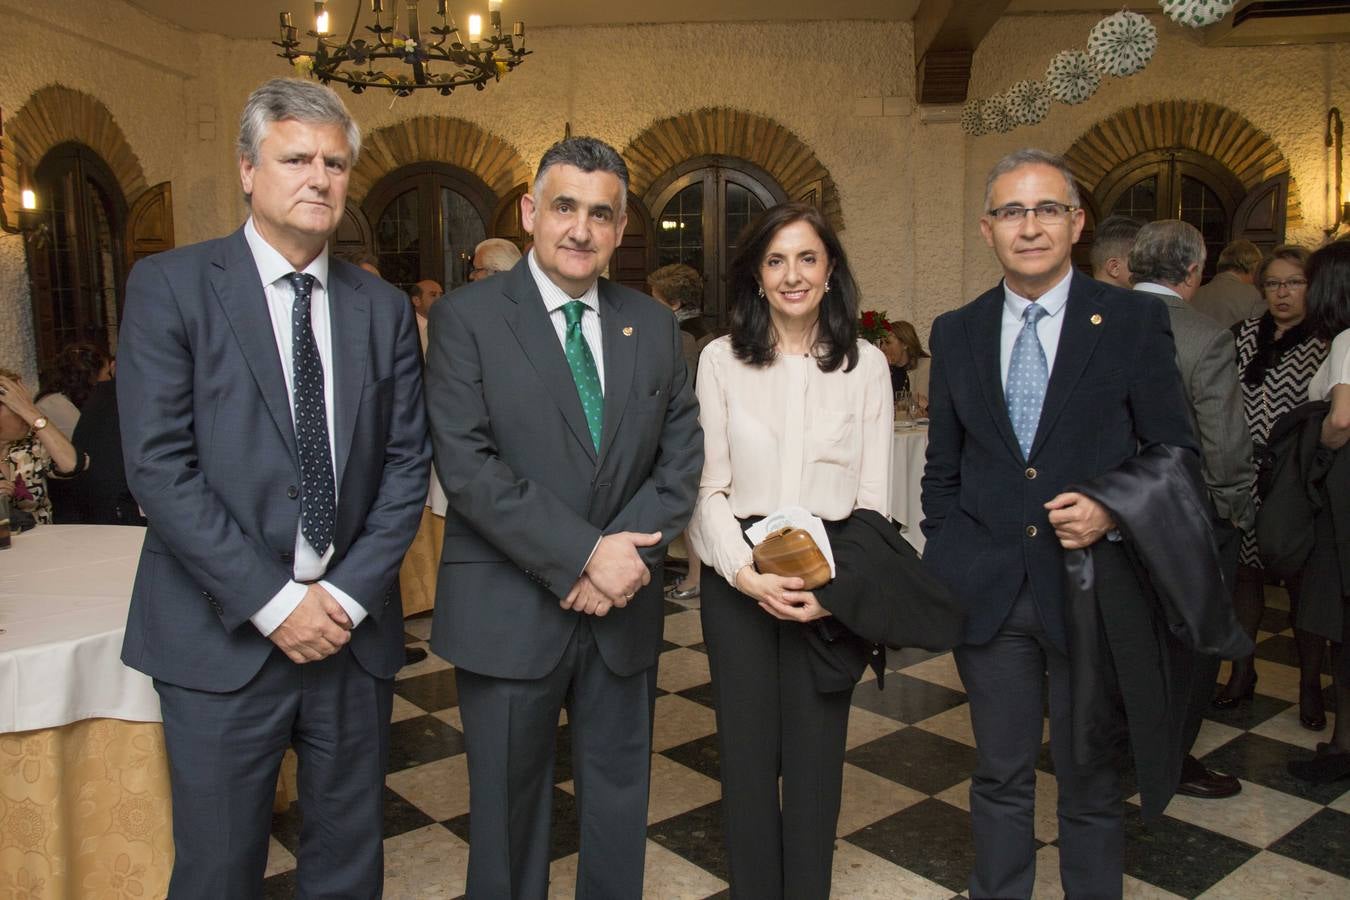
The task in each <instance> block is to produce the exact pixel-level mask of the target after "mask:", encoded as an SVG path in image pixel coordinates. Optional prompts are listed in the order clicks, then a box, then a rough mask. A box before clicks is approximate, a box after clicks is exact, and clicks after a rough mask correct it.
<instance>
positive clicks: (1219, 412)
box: [1135, 285, 1256, 530]
mask: <svg viewBox="0 0 1350 900" xmlns="http://www.w3.org/2000/svg"><path fill="white" fill-rule="evenodd" d="M1135 287H1136V288H1138V287H1139V286H1138V285H1136V286H1135ZM1157 296H1159V297H1161V298H1162V300H1163V302H1164V303H1166V304H1167V315H1168V317H1169V318H1170V319H1171V321H1172V338H1173V340H1175V341H1176V346H1177V368H1179V369H1181V381H1182V384H1183V386H1184V387H1185V389H1186V402H1187V407H1188V409H1189V411H1190V414H1191V424H1192V426H1193V427H1194V428H1195V434H1196V437H1197V438H1198V440H1199V442H1200V470H1201V473H1202V474H1203V476H1204V479H1205V485H1206V486H1207V487H1208V488H1209V496H1210V498H1211V499H1212V500H1213V501H1214V507H1215V509H1216V510H1217V511H1218V514H1219V518H1221V519H1226V520H1227V521H1230V522H1232V523H1233V524H1234V525H1236V526H1238V527H1239V528H1241V529H1244V530H1245V529H1248V528H1250V527H1251V526H1252V524H1253V523H1254V522H1255V520H1256V509H1255V507H1253V506H1252V482H1253V481H1255V479H1256V469H1255V466H1254V465H1253V463H1252V438H1251V431H1250V430H1249V429H1248V428H1247V419H1246V417H1245V416H1244V415H1243V412H1242V391H1241V389H1240V388H1239V387H1238V373H1237V347H1236V344H1235V343H1234V341H1233V333H1232V332H1231V331H1229V330H1228V329H1227V328H1223V327H1221V326H1220V325H1219V324H1218V323H1217V322H1215V321H1214V320H1213V319H1211V318H1210V317H1209V316H1207V315H1205V314H1203V313H1201V312H1198V311H1196V310H1194V309H1192V308H1191V307H1190V306H1188V305H1187V303H1186V301H1185V300H1182V299H1181V298H1180V297H1178V296H1176V295H1175V294H1172V293H1166V294H1164V293H1158V294H1157Z"/></svg>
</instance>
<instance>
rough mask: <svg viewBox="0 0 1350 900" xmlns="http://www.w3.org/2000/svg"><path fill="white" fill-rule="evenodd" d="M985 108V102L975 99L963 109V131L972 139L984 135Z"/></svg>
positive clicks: (969, 101) (968, 101)
mask: <svg viewBox="0 0 1350 900" xmlns="http://www.w3.org/2000/svg"><path fill="white" fill-rule="evenodd" d="M983 107H984V101H983V100H980V99H977V98H973V97H972V98H971V99H970V100H967V101H966V105H965V106H963V107H961V130H962V131H964V132H965V133H966V134H968V135H970V136H971V137H979V136H980V135H982V134H984V115H983Z"/></svg>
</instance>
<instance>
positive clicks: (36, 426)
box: [33, 416, 47, 431]
mask: <svg viewBox="0 0 1350 900" xmlns="http://www.w3.org/2000/svg"><path fill="white" fill-rule="evenodd" d="M46 427H47V417H46V416H38V417H37V418H36V419H34V420H33V430H34V431H41V430H42V429H44V428H46Z"/></svg>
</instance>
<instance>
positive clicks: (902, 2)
mask: <svg viewBox="0 0 1350 900" xmlns="http://www.w3.org/2000/svg"><path fill="white" fill-rule="evenodd" d="M129 2H130V3H131V4H132V5H133V6H138V7H140V8H141V9H143V10H145V11H146V12H148V13H150V14H152V15H154V16H156V17H158V18H160V19H164V20H165V21H168V22H172V23H173V24H175V25H179V26H181V27H183V28H188V29H191V30H193V31H211V32H216V33H218V34H224V35H228V36H230V37H247V38H274V37H276V34H277V27H278V22H277V14H278V13H280V12H283V11H289V12H290V13H291V14H292V16H293V17H294V21H295V24H296V26H297V27H298V28H299V29H300V31H301V33H303V32H304V31H305V29H306V28H307V27H308V26H309V24H310V23H311V22H312V21H313V17H314V6H313V2H312V0H226V2H223V3H222V2H218V0H194V2H184V0H129ZM358 2H360V3H361V6H362V10H363V12H362V14H361V21H362V24H369V23H370V22H372V21H373V18H372V16H371V14H370V6H369V0H329V3H328V9H329V11H330V13H331V15H332V21H333V23H334V24H333V30H334V31H338V30H341V31H346V29H347V28H349V27H350V23H351V15H352V11H353V10H354V9H355V8H356V5H357V3H358ZM406 2H407V0H385V3H384V6H385V9H386V10H393V9H395V8H397V9H399V11H400V12H402V10H403V8H405V6H406ZM919 3H920V0H831V2H829V3H821V2H805V0H503V4H502V19H503V21H504V22H506V23H510V22H513V21H515V20H517V19H519V20H522V21H524V22H525V26H526V29H527V32H528V29H529V28H532V27H534V28H537V27H546V26H550V25H617V24H629V23H635V22H752V21H781V20H784V19H789V20H791V19H798V20H809V19H825V18H829V19H889V20H903V21H908V20H909V19H911V18H913V16H914V11H915V10H916V9H917V8H918V7H919ZM1145 5H1147V6H1152V5H1153V4H1152V3H1151V2H1146V3H1142V4H1141V3H1135V6H1145ZM419 8H420V12H421V18H422V22H423V23H424V24H425V23H427V22H428V21H429V20H433V19H434V16H433V13H434V10H435V4H434V3H433V2H431V0H421V2H420V3H419ZM1118 8H1119V4H1118V3H1113V2H1111V0H1012V3H1011V4H1010V6H1009V11H1010V12H1041V11H1050V10H1055V11H1060V10H1072V9H1101V10H1106V9H1118ZM450 11H451V13H452V14H454V15H455V16H456V17H457V18H458V19H459V24H460V26H461V27H463V26H464V25H465V23H466V18H467V16H468V15H469V13H472V12H479V13H486V12H487V0H451V2H450ZM384 20H385V21H386V22H388V14H387V13H386V15H385V18H384ZM508 27H509V24H508Z"/></svg>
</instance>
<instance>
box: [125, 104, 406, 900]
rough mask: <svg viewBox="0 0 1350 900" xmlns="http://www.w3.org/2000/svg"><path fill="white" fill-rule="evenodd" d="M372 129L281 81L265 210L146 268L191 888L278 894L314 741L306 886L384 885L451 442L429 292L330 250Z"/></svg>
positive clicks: (131, 318) (137, 604) (130, 435)
mask: <svg viewBox="0 0 1350 900" xmlns="http://www.w3.org/2000/svg"><path fill="white" fill-rule="evenodd" d="M360 141H361V137H360V131H359V130H358V129H357V126H356V123H355V122H354V121H353V120H352V119H351V117H350V116H349V115H348V113H347V110H346V108H345V107H344V106H343V104H342V101H341V100H340V99H338V97H337V95H336V94H334V93H333V92H332V91H331V90H330V89H329V88H327V87H323V86H321V85H318V84H314V83H312V82H307V81H298V80H292V79H276V80H274V81H269V82H267V83H266V84H264V85H262V86H261V87H260V88H258V89H257V90H256V91H254V92H253V94H252V95H250V97H249V99H248V102H247V104H246V105H245V107H244V111H243V115H242V116H241V119H240V129H239V143H238V148H239V175H240V181H241V183H242V186H243V190H244V195H245V198H246V199H247V200H248V203H249V207H250V212H251V214H250V216H249V218H248V221H247V222H245V223H244V226H243V227H242V228H240V229H239V230H238V231H236V232H234V234H232V235H230V236H229V237H225V238H221V239H218V240H212V241H206V242H205V243H201V244H194V245H192V246H189V247H183V248H180V249H177V250H171V251H169V252H167V253H161V254H158V255H156V256H151V257H149V258H147V259H145V260H142V261H141V262H139V263H138V264H137V265H136V267H135V268H134V269H133V270H132V272H131V277H130V278H129V279H128V282H127V305H126V314H125V317H124V319H123V321H122V330H121V340H120V346H119V348H118V378H117V393H118V401H119V403H118V405H119V408H120V410H121V418H122V442H123V447H124V449H125V453H126V462H127V482H128V484H129V485H130V487H131V490H132V493H133V494H135V497H136V500H137V501H138V502H139V503H140V505H141V506H142V507H143V508H144V509H145V514H146V517H147V519H148V520H149V527H148V530H147V532H146V537H145V548H144V550H143V552H142V554H141V560H140V568H139V569H138V571H137V573H136V583H135V587H134V589H133V592H132V597H131V610H130V614H129V616H128V619H127V628H126V640H125V643H124V644H123V648H122V660H123V661H124V662H125V663H126V664H127V665H128V666H131V667H132V668H134V669H138V670H140V671H142V672H145V673H146V674H148V675H150V676H152V677H153V678H154V679H155V688H156V690H157V691H158V692H159V697H160V709H161V712H162V715H163V720H164V740H165V746H166V749H167V750H168V755H169V775H170V782H171V785H172V791H173V811H174V815H173V837H174V854H175V858H174V869H173V875H172V880H171V881H170V884H169V894H170V896H172V897H174V898H175V900H178V898H196V897H202V898H207V897H209V898H217V897H257V896H261V894H262V880H263V870H264V868H265V866H266V864H267V842H268V834H269V831H270V825H271V814H272V800H273V796H274V794H275V790H276V781H277V772H278V769H279V768H280V765H281V757H282V753H283V752H284V751H285V750H286V748H287V746H289V745H294V747H295V750H296V753H297V754H298V755H299V757H300V805H301V809H302V811H303V813H304V824H303V826H302V828H301V832H300V850H299V854H298V856H299V871H298V876H297V877H298V891H299V894H300V895H301V896H308V897H319V896H323V897H336V896H342V897H378V896H379V895H380V893H381V891H382V889H383V846H382V836H383V834H382V806H383V804H382V800H383V785H384V772H385V767H386V763H387V760H388V747H389V729H388V725H389V716H390V711H391V708H392V704H393V678H394V674H395V673H396V672H397V671H398V669H399V667H400V666H401V665H402V664H403V616H402V608H401V602H400V599H399V594H398V583H397V579H396V576H397V572H398V566H399V561H400V560H401V559H402V558H403V553H404V551H405V550H406V549H407V547H408V543H409V542H410V541H411V540H412V536H413V533H414V531H415V530H416V528H417V520H418V516H419V514H420V513H421V508H422V500H423V498H424V497H425V496H426V490H427V468H428V459H429V450H428V446H427V435H426V421H425V416H424V413H423V409H422V385H421V378H420V361H419V355H418V347H417V329H416V327H415V326H414V324H413V311H412V307H411V306H409V305H408V301H407V299H406V298H405V297H404V296H403V294H402V293H401V292H399V291H398V290H397V289H396V288H394V287H393V286H392V285H389V284H386V283H385V282H383V281H381V280H380V279H378V278H376V277H374V276H372V275H369V274H367V273H366V272H364V271H362V270H361V269H359V268H358V267H356V266H354V265H351V264H350V263H347V262H344V261H342V260H338V259H333V258H330V256H329V253H328V250H327V241H328V238H329V236H330V235H331V234H332V233H333V232H334V231H335V230H336V229H337V226H338V223H339V222H340V221H341V219H342V212H343V203H344V200H345V197H346V193H347V179H348V174H349V172H350V171H351V167H352V165H353V163H355V161H356V156H357V153H358V152H359V151H360Z"/></svg>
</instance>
